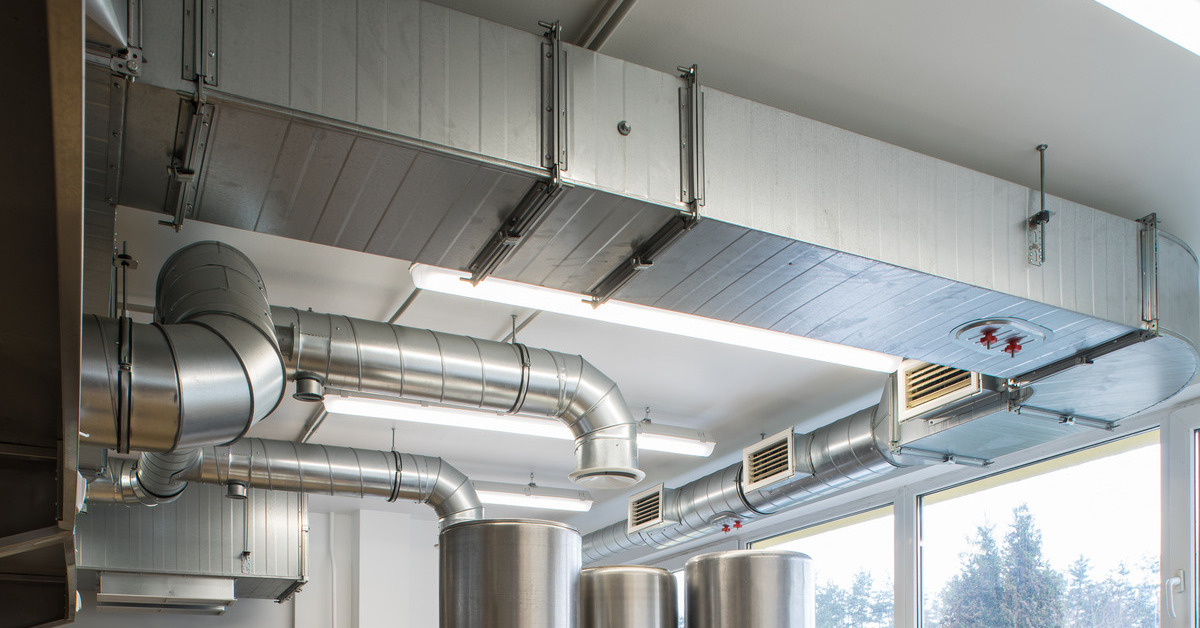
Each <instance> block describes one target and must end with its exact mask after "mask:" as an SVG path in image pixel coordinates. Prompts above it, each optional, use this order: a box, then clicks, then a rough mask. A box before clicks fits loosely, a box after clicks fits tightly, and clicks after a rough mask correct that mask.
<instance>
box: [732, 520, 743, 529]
mask: <svg viewBox="0 0 1200 628" xmlns="http://www.w3.org/2000/svg"><path fill="white" fill-rule="evenodd" d="M733 529H734V530H741V529H742V522H741V521H734V522H733Z"/></svg>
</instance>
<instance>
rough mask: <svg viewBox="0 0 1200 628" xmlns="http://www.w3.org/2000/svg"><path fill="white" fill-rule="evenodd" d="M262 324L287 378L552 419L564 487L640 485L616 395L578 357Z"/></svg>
mask: <svg viewBox="0 0 1200 628" xmlns="http://www.w3.org/2000/svg"><path fill="white" fill-rule="evenodd" d="M271 315H272V318H273V320H274V321H275V324H276V331H277V332H278V333H279V334H280V345H281V346H282V347H284V352H283V355H284V358H285V360H286V363H287V368H288V370H289V372H292V373H304V374H307V375H306V376H310V377H315V378H319V379H320V381H322V382H324V385H325V387H326V389H328V390H330V391H333V390H337V391H346V392H350V393H367V394H371V395H380V396H386V397H392V398H396V399H401V400H406V401H413V402H427V403H437V404H442V405H447V406H454V407H458V408H465V409H470V410H482V411H486V412H494V413H511V414H523V415H530V416H543V417H551V418H555V419H558V420H560V421H562V422H563V423H564V424H566V425H567V427H569V428H570V429H571V432H572V433H573V434H574V435H575V471H574V472H572V473H571V475H570V477H571V479H572V480H573V481H575V482H577V483H579V484H582V485H585V486H588V487H589V488H624V487H628V486H632V485H634V484H636V483H637V482H639V481H641V480H642V478H644V477H645V473H643V472H642V471H641V470H639V469H638V455H637V423H636V421H635V420H634V418H633V415H632V414H630V412H629V406H628V404H626V403H625V399H624V397H623V396H622V395H621V391H620V389H619V388H617V385H616V384H615V383H614V382H613V381H612V380H611V379H609V378H608V377H607V376H606V375H604V374H603V373H601V372H600V371H599V370H598V369H596V368H595V367H594V366H592V365H591V364H590V363H588V362H587V360H584V359H583V358H582V357H580V356H578V355H568V354H565V353H559V352H557V351H548V350H546V349H534V348H530V347H526V346H524V345H521V344H509V343H503V342H496V341H493V340H483V339H479V338H470V337H467V336H458V335H454V334H444V333H440V332H436V331H430V330H425V329H415V328H412V327H404V326H400V325H389V324H387V323H380V322H377V321H368V320H363V319H357V318H349V317H346V316H340V315H336V314H321V313H317V312H310V311H302V310H297V309H295V308H282V307H275V308H272V310H271ZM481 420H485V419H483V418H481Z"/></svg>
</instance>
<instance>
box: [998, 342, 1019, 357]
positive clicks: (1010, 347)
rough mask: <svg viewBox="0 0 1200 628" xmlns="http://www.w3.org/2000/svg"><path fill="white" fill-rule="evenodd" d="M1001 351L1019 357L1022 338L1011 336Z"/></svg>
mask: <svg viewBox="0 0 1200 628" xmlns="http://www.w3.org/2000/svg"><path fill="white" fill-rule="evenodd" d="M1001 351H1003V352H1005V353H1007V354H1008V355H1009V357H1013V358H1015V357H1017V354H1018V353H1020V352H1021V339H1020V338H1009V339H1008V344H1006V345H1004V348H1003V349H1001Z"/></svg>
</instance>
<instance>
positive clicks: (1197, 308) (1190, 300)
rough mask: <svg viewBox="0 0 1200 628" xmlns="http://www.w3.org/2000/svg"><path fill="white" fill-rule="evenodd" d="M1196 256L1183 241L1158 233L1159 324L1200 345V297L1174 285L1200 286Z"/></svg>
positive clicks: (1162, 327)
mask: <svg viewBox="0 0 1200 628" xmlns="http://www.w3.org/2000/svg"><path fill="white" fill-rule="evenodd" d="M1198 275H1200V273H1198V272H1197V261H1196V254H1195V253H1194V252H1193V251H1192V250H1191V249H1190V248H1188V246H1187V245H1186V244H1184V243H1183V242H1182V241H1181V240H1179V239H1177V238H1174V237H1171V236H1168V235H1165V234H1162V233H1159V236H1158V284H1159V286H1163V288H1160V289H1159V295H1158V325H1159V328H1160V329H1166V330H1169V331H1171V332H1173V333H1175V334H1178V335H1180V336H1182V337H1183V338H1184V339H1185V340H1187V341H1188V342H1190V343H1191V344H1192V346H1196V345H1197V343H1200V328H1198V327H1200V298H1198V295H1197V294H1196V293H1194V292H1183V291H1179V290H1176V289H1174V287H1175V286H1189V285H1191V286H1194V285H1197V284H1198V283H1200V277H1198Z"/></svg>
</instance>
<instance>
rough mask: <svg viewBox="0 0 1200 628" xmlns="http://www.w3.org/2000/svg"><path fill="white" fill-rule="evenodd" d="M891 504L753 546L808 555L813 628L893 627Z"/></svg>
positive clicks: (759, 542)
mask: <svg viewBox="0 0 1200 628" xmlns="http://www.w3.org/2000/svg"><path fill="white" fill-rule="evenodd" d="M894 525H895V523H894V517H893V516H892V507H891V506H885V507H883V508H877V509H875V510H871V511H868V512H864V513H861V514H858V515H854V516H852V517H845V518H843V519H838V520H836V521H831V522H829V523H824V524H821V525H817V526H812V527H809V528H805V529H803V530H798V531H796V532H791V533H789V534H784V535H782V536H777V537H773V538H770V539H764V540H762V541H758V542H756V543H754V544H753V547H754V549H766V548H771V549H783V550H792V551H797V552H803V553H805V554H808V555H809V556H810V557H811V558H812V559H813V581H814V584H815V585H816V592H817V599H816V606H817V608H816V611H817V628H885V627H890V626H892V625H893V619H892V616H893V600H894V595H893V592H892V572H893V569H894V566H895V558H894V552H893V544H894V539H895V533H894Z"/></svg>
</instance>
